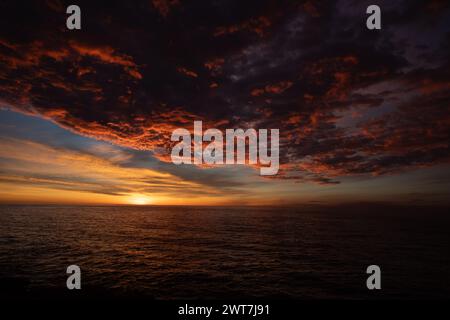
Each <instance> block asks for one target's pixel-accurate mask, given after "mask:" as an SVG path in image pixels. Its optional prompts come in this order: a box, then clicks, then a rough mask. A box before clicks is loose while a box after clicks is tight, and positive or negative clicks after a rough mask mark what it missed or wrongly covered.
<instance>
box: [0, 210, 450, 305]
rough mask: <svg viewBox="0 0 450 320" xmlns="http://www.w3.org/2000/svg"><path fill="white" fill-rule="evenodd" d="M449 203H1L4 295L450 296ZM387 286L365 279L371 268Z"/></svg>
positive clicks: (0, 277)
mask: <svg viewBox="0 0 450 320" xmlns="http://www.w3.org/2000/svg"><path fill="white" fill-rule="evenodd" d="M449 262H450V215H448V214H447V212H446V210H445V209H444V208H442V209H437V208H425V207H421V208H405V207H392V206H369V205H359V206H352V207H334V208H330V207H328V208H325V207H303V208H300V209H286V208H285V209H275V208H267V207H266V208H198V207H51V206H3V207H0V288H1V294H2V295H5V296H18V297H20V296H22V295H24V296H38V297H46V296H49V297H50V296H52V295H54V294H55V293H56V294H57V295H58V292H67V291H68V290H67V289H65V285H66V276H67V275H66V268H67V266H68V265H71V264H76V265H79V266H80V267H81V270H82V290H81V293H82V294H84V295H86V296H91V297H97V296H100V297H101V296H104V295H106V296H108V295H114V296H119V297H154V298H156V299H176V298H189V299H191V298H259V297H261V298H280V299H281V298H295V299H301V298H331V299H334V298H442V297H447V298H448V297H449V296H450V269H449ZM371 264H377V265H379V266H380V267H381V271H382V290H380V291H378V292H373V291H369V290H367V289H366V284H365V283H366V277H367V275H366V273H365V271H366V267H367V266H368V265H371Z"/></svg>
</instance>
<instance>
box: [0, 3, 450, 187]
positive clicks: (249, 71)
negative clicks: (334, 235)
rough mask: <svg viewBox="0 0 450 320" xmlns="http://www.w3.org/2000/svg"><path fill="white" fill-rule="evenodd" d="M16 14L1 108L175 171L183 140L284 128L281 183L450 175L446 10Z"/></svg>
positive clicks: (302, 7) (131, 6)
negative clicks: (437, 171) (189, 135)
mask: <svg viewBox="0 0 450 320" xmlns="http://www.w3.org/2000/svg"><path fill="white" fill-rule="evenodd" d="M68 4H69V3H65V2H64V1H58V0H52V1H50V0H49V1H47V2H45V5H43V2H36V3H31V2H30V3H22V2H17V1H7V2H3V3H2V5H1V6H2V7H1V12H2V13H3V14H4V15H6V16H5V17H3V18H2V19H0V99H1V101H0V102H1V104H2V105H3V106H6V107H8V108H11V109H13V110H16V111H19V112H22V113H27V114H33V115H38V116H40V117H43V118H46V119H49V120H51V121H54V122H56V123H57V124H59V125H60V126H62V127H64V128H67V129H69V130H72V131H74V132H76V133H78V134H82V135H86V136H90V137H94V138H96V139H99V140H105V141H110V142H113V143H115V144H118V145H121V146H127V147H131V148H134V149H141V150H151V151H152V152H154V154H155V155H156V156H157V157H158V158H159V159H160V160H161V161H167V160H168V157H167V154H168V151H169V150H170V146H171V145H170V134H171V132H172V130H174V129H175V128H178V127H186V128H188V129H190V130H192V125H193V121H194V120H203V121H204V127H205V128H206V127H216V128H221V129H224V128H237V127H240V128H250V127H255V128H278V129H280V135H281V150H280V155H281V157H282V158H281V164H282V165H281V171H280V174H279V175H277V176H276V178H278V179H279V178H283V179H294V180H297V181H300V182H301V181H312V182H317V183H320V184H336V183H339V181H340V178H341V177H345V176H355V175H382V174H391V173H398V172H403V171H405V170H409V169H411V168H417V167H424V166H432V165H435V164H438V163H447V162H448V161H449V148H448V141H449V140H450V139H449V128H450V126H449V125H450V118H449V111H450V110H449V104H450V96H449V92H450V90H449V89H450V64H449V59H448V57H449V56H450V46H449V43H450V41H449V40H450V26H449V24H450V22H449V21H450V11H449V10H450V9H449V5H448V4H447V2H446V1H437V0H433V1H418V0H415V1H396V2H395V3H393V2H391V1H380V2H379V3H378V4H379V6H380V7H381V8H382V18H383V22H382V23H383V29H382V30H380V31H370V30H367V29H366V28H365V18H366V14H365V8H366V7H367V5H369V4H371V3H369V2H367V3H366V1H350V0H345V1H323V2H315V1H260V0H258V1H256V0H255V1H253V0H252V1H237V0H236V1H189V2H188V1H181V0H179V1H177V0H158V1H156V0H154V1H148V0H146V1H133V2H132V3H125V2H123V3H121V4H111V2H102V1H96V2H95V4H94V3H93V2H92V1H89V2H87V1H86V2H84V1H80V3H79V5H80V7H81V9H82V17H83V18H82V19H83V20H82V30H81V31H69V30H66V29H65V18H66V15H65V8H66V6H67V5H68Z"/></svg>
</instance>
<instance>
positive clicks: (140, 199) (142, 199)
mask: <svg viewBox="0 0 450 320" xmlns="http://www.w3.org/2000/svg"><path fill="white" fill-rule="evenodd" d="M128 201H129V203H130V204H134V205H137V206H142V205H146V204H150V203H151V202H152V199H151V198H150V197H148V196H145V195H140V194H138V195H133V196H131V197H130V198H129V199H128Z"/></svg>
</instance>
